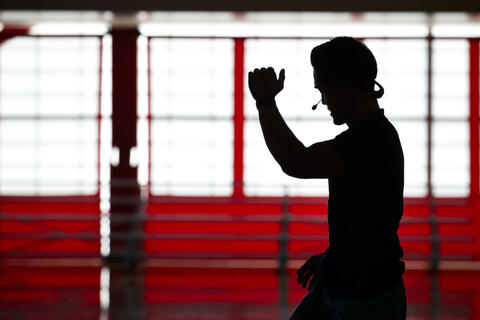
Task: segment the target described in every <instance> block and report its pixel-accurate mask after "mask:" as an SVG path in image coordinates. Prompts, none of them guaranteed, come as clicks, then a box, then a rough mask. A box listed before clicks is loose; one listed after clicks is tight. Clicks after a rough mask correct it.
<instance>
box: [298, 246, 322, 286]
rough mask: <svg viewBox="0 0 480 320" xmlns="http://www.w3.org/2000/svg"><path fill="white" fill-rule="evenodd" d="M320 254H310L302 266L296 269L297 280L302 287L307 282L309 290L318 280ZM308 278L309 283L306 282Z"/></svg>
mask: <svg viewBox="0 0 480 320" xmlns="http://www.w3.org/2000/svg"><path fill="white" fill-rule="evenodd" d="M322 254H323V253H322ZM322 254H317V255H314V256H311V257H310V258H308V260H307V261H306V262H305V263H304V264H303V266H301V267H300V269H298V270H297V282H298V283H299V284H301V285H302V287H304V288H306V287H307V284H308V290H310V289H311V288H312V287H313V285H314V284H315V282H316V281H317V280H318V277H319V274H320V258H321V256H322ZM310 278H311V279H310ZM309 280H310V283H308V281H309Z"/></svg>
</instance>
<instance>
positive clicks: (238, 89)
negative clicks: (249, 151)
mask: <svg viewBox="0 0 480 320" xmlns="http://www.w3.org/2000/svg"><path fill="white" fill-rule="evenodd" d="M234 41H235V52H234V54H235V65H234V91H233V95H234V113H233V127H234V135H233V149H234V150H233V196H234V197H243V196H244V190H243V127H244V122H245V116H244V113H243V112H244V103H243V102H244V91H243V84H244V72H245V39H244V38H236V39H235V40H234Z"/></svg>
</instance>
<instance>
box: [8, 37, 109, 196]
mask: <svg viewBox="0 0 480 320" xmlns="http://www.w3.org/2000/svg"><path fill="white" fill-rule="evenodd" d="M99 41H101V39H100V38H96V37H95V38H88V37H85V38H83V37H82V38H42V37H16V38H13V39H10V40H8V41H6V42H5V43H4V44H2V46H1V47H0V70H1V71H2V72H1V73H0V77H1V78H0V91H1V94H0V106H1V108H0V117H1V118H0V119H1V120H0V180H1V184H0V192H1V193H2V194H25V195H28V194H40V195H43V194H85V193H88V194H92V193H94V192H95V191H96V190H97V188H98V185H97V184H98V143H99V142H98V119H97V117H96V116H97V115H98V112H99V106H98V104H99V95H98V93H99V61H100V59H99Z"/></svg>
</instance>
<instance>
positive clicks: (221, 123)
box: [150, 38, 234, 196]
mask: <svg viewBox="0 0 480 320" xmlns="http://www.w3.org/2000/svg"><path fill="white" fill-rule="evenodd" d="M150 61H151V62H150V70H151V71H150V77H151V78H150V81H151V83H150V89H151V106H150V108H151V109H150V112H151V118H152V120H151V131H150V133H151V135H150V138H151V181H150V182H151V192H152V194H162V195H165V194H168V195H172V194H173V195H203V196H208V195H230V194H231V193H232V184H233V123H232V116H233V77H232V74H233V62H234V61H233V41H232V40H222V39H216V40H215V39H207V40H204V39H155V38H152V39H151V40H150Z"/></svg>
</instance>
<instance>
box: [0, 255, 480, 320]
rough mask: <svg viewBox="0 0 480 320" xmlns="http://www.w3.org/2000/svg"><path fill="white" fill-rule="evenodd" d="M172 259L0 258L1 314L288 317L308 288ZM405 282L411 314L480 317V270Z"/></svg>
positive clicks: (422, 275)
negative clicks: (126, 263) (135, 264)
mask: <svg viewBox="0 0 480 320" xmlns="http://www.w3.org/2000/svg"><path fill="white" fill-rule="evenodd" d="M174 265H175V264H173V265H171V266H170V267H165V266H158V265H155V263H146V264H145V265H144V266H143V267H140V268H138V270H136V271H128V272H127V271H125V270H124V268H123V267H121V266H115V265H110V266H109V267H107V266H104V265H102V263H101V261H94V262H93V263H92V262H90V263H84V261H83V262H78V261H63V262H61V261H55V262H54V263H53V262H52V261H47V262H42V263H39V262H38V261H37V262H32V261H9V262H8V263H5V261H4V262H2V264H1V269H0V319H68V320H77V319H99V320H107V319H162V320H204V319H205V320H206V319H209V320H212V319H219V320H220V319H221V320H247V319H248V320H250V319H252V320H253V319H256V320H263V319H265V320H267V319H269V320H270V319H279V320H283V319H285V320H287V319H288V315H289V314H290V313H291V312H292V310H293V308H294V307H295V305H296V304H297V303H298V302H299V301H300V300H301V299H302V297H303V295H304V294H305V293H306V290H305V289H303V288H302V287H300V286H299V285H298V284H297V283H296V281H295V277H294V275H295V273H294V272H295V270H294V269H289V270H288V272H287V274H286V275H284V276H280V275H278V273H277V271H276V269H274V268H266V267H262V266H259V267H256V265H255V262H254V261H253V262H252V263H250V265H249V267H248V268H243V267H242V268H238V267H235V266H229V267H227V268H225V267H221V268H220V267H215V265H209V266H207V267H206V266H200V267H186V266H182V267H174ZM405 284H406V288H407V300H408V319H409V320H413V319H442V320H443V319H445V320H447V319H480V271H469V270H441V271H439V272H438V274H437V275H436V276H431V274H430V272H428V271H426V270H421V269H417V270H416V269H408V270H407V272H406V274H405Z"/></svg>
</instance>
